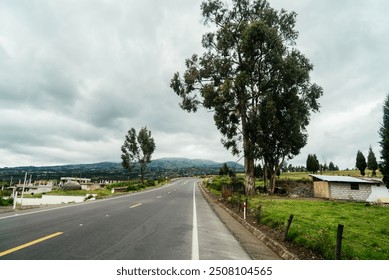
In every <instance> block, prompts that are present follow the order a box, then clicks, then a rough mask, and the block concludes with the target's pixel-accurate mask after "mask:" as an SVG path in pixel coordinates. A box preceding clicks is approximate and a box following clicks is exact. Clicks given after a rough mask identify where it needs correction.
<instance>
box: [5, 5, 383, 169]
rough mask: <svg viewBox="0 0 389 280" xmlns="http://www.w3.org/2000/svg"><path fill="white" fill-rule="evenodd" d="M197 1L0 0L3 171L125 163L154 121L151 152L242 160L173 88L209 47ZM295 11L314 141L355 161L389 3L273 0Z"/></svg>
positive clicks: (377, 75) (301, 159) (376, 88)
mask: <svg viewBox="0 0 389 280" xmlns="http://www.w3.org/2000/svg"><path fill="white" fill-rule="evenodd" d="M201 2H202V1H201V0H186V1H182V0H165V1H149V0H129V1H120V0H117V1H113V0H110V1H108V0H100V1H97V0H83V1H77V0H72V1H69V0H56V1H49V0H34V1H33V0H20V1H14V0H1V1H0V167H4V166H22V165H36V166H39V165H57V164H67V163H93V162H100V161H115V162H119V161H120V147H121V145H122V143H123V141H124V136H125V134H126V133H127V130H128V129H129V128H132V127H133V128H135V129H136V130H137V131H138V130H139V129H140V128H141V127H144V126H147V128H148V129H149V130H151V132H152V136H153V137H154V139H155V142H156V146H157V149H156V151H155V153H154V155H153V158H154V159H155V158H161V157H188V158H201V159H210V160H215V161H219V162H224V161H227V160H238V159H239V158H234V157H232V156H231V155H230V152H229V151H226V150H225V149H224V148H223V146H222V145H221V143H220V137H221V135H220V133H219V132H218V131H217V129H216V128H215V126H214V123H213V119H212V114H211V113H207V112H205V111H201V112H199V113H196V114H189V113H187V112H185V111H182V110H181V109H180V108H179V106H178V102H179V98H178V97H177V96H176V95H175V94H174V93H173V91H172V90H171V89H170V87H169V82H170V79H171V77H172V75H173V73H174V72H176V71H180V72H182V71H183V70H184V69H185V68H184V60H185V59H186V58H188V57H190V56H191V55H192V54H193V53H202V52H203V49H202V47H201V36H202V34H203V33H204V32H206V31H207V28H206V27H204V26H203V24H202V19H201V12H200V4H201ZM270 4H271V6H273V7H274V8H277V9H281V8H285V9H286V10H288V11H295V12H297V14H298V16H297V27H296V29H297V30H298V31H299V33H300V36H299V39H298V41H297V47H298V48H299V49H300V50H301V51H302V52H303V53H304V54H305V55H306V56H307V57H308V58H309V59H310V60H311V62H312V63H313V64H314V66H315V69H314V71H313V72H312V75H311V76H312V81H313V82H316V83H318V84H319V85H320V86H322V87H323V89H324V96H323V97H322V98H321V100H320V103H321V110H320V113H318V114H315V115H313V116H312V118H311V123H310V125H309V128H308V133H309V139H308V145H307V146H306V147H305V148H304V149H303V150H302V151H301V155H300V156H297V157H296V158H295V159H294V160H292V161H291V163H292V164H295V165H297V164H301V165H305V161H306V158H307V155H308V154H309V153H314V154H316V155H317V156H318V158H319V160H320V161H321V162H324V161H326V162H327V163H329V162H330V161H333V162H334V163H335V164H336V165H339V167H341V168H353V167H354V165H355V157H356V154H357V151H358V150H361V151H362V152H363V153H364V154H365V156H367V150H368V148H369V146H370V145H371V146H372V147H373V150H374V152H375V154H376V156H377V158H379V153H380V147H379V144H378V141H379V136H378V133H377V131H378V129H379V127H380V123H381V120H382V105H383V102H384V99H385V97H386V95H387V94H388V93H389V77H388V75H389V74H388V73H389V54H388V51H387V50H388V45H389V17H388V16H387V13H388V11H389V2H388V1H385V0H371V1H362V0H360V1H359V0H358V1H355V0H342V1H339V0H326V1H314V0H295V1H288V0H271V1H270Z"/></svg>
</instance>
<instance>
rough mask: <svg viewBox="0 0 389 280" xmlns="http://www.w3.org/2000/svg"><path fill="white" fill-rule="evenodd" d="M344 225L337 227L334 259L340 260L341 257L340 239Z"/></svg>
mask: <svg viewBox="0 0 389 280" xmlns="http://www.w3.org/2000/svg"><path fill="white" fill-rule="evenodd" d="M343 228H344V225H341V224H339V225H338V234H337V236H336V259H337V260H340V259H341V257H342V256H341V255H342V239H343Z"/></svg>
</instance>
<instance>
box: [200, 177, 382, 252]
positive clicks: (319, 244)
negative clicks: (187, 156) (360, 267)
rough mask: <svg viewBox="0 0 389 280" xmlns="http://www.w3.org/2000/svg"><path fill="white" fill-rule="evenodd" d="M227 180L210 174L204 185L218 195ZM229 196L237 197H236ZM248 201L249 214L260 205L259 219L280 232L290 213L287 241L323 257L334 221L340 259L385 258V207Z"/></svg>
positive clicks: (267, 198) (330, 248)
mask: <svg viewBox="0 0 389 280" xmlns="http://www.w3.org/2000/svg"><path fill="white" fill-rule="evenodd" d="M227 181H228V179H227V178H218V177H214V178H212V180H211V181H208V184H206V186H207V187H208V188H209V189H210V190H211V192H212V193H214V194H216V195H219V196H221V187H220V186H222V185H223V184H228V182H227ZM218 189H220V191H219V190H218ZM230 199H231V198H230ZM233 199H234V200H235V201H237V197H234V198H233ZM244 199H245V197H243V196H242V200H244ZM248 202H249V215H251V216H252V217H254V216H255V215H256V212H257V211H256V209H258V206H259V205H261V223H262V224H264V225H266V226H268V227H270V228H273V229H276V230H278V231H279V232H280V233H283V232H284V230H285V227H286V224H287V221H288V218H289V216H290V215H291V214H293V215H294V219H293V222H292V225H291V227H290V230H289V234H288V241H290V242H292V243H294V244H296V245H298V246H301V247H304V248H307V249H310V250H312V251H314V252H316V253H318V254H320V255H321V256H322V257H323V258H324V259H328V260H331V259H335V254H336V253H335V249H336V236H337V228H338V224H342V225H344V231H343V241H342V259H348V260H388V259H389V228H388V225H389V207H383V206H380V205H371V204H369V203H357V202H348V201H328V200H319V199H292V198H285V197H278V196H271V195H256V196H252V197H249V198H248Z"/></svg>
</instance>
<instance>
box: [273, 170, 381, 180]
mask: <svg viewBox="0 0 389 280" xmlns="http://www.w3.org/2000/svg"><path fill="white" fill-rule="evenodd" d="M376 173H377V177H378V178H380V177H381V173H380V172H379V171H378V170H377V171H376ZM309 174H310V173H309V172H290V173H288V172H284V173H281V176H280V179H290V180H304V179H308V180H310V179H311V177H310V176H309ZM317 174H319V175H320V173H317ZM322 175H332V176H353V177H359V176H361V173H360V172H359V170H341V171H324V172H323V174H322ZM366 176H368V177H369V176H371V171H370V170H366Z"/></svg>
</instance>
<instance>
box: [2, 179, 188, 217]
mask: <svg viewBox="0 0 389 280" xmlns="http://www.w3.org/2000/svg"><path fill="white" fill-rule="evenodd" d="M180 181H182V180H177V181H175V182H173V183H170V184H167V185H165V186H162V187H159V188H155V189H150V190H144V191H141V192H137V193H130V194H125V195H119V196H114V197H109V198H105V199H97V200H95V201H89V202H88V204H94V203H105V202H108V201H111V200H118V199H124V198H126V197H131V196H138V195H143V194H145V193H149V192H154V191H158V190H162V189H166V188H169V187H171V186H174V185H176V184H178V183H179V182H180ZM82 206H85V204H83V203H78V204H71V205H66V206H60V207H55V208H50V209H44V210H38V211H33V212H27V213H22V214H12V215H10V216H4V217H0V220H3V219H12V218H16V217H19V216H27V215H33V214H40V213H44V212H49V211H56V210H62V209H65V208H70V207H82Z"/></svg>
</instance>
